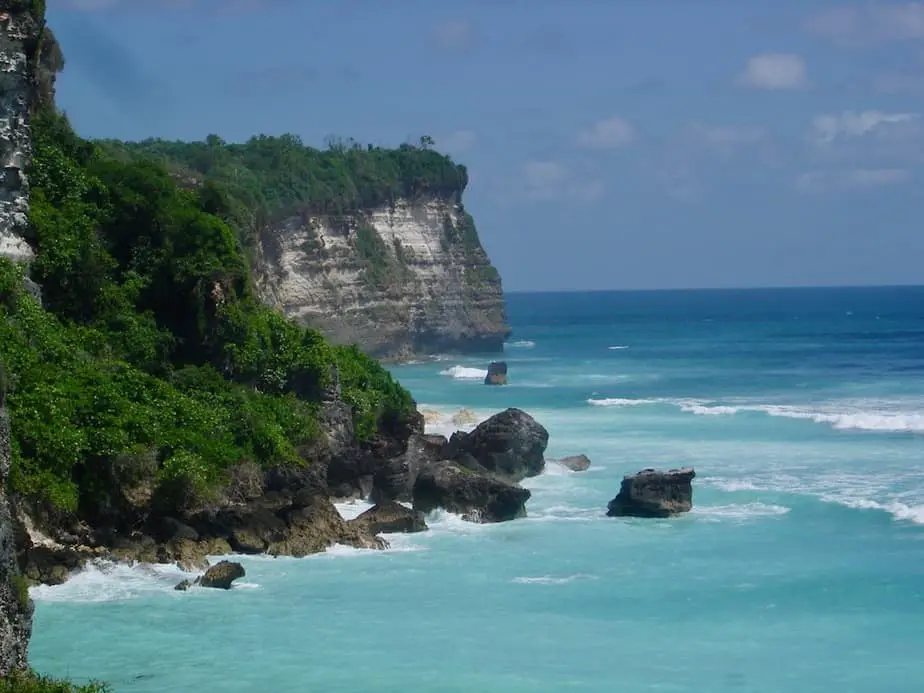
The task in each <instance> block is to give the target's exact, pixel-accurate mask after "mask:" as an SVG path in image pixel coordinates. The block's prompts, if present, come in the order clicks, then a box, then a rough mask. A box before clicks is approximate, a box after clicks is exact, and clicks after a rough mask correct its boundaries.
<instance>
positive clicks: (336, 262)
mask: <svg viewBox="0 0 924 693" xmlns="http://www.w3.org/2000/svg"><path fill="white" fill-rule="evenodd" d="M258 255H259V257H258V262H257V265H258V266H257V275H258V277H259V279H258V289H259V291H260V293H261V295H262V298H263V299H264V300H265V301H266V302H267V303H269V304H271V305H274V306H276V307H278V308H281V309H282V310H283V311H284V312H285V313H286V315H288V316H290V317H292V318H295V319H297V320H299V321H301V322H303V323H305V324H309V325H312V326H314V327H317V328H319V329H320V330H322V331H323V332H325V333H326V334H327V335H328V337H330V338H331V339H332V340H334V341H336V342H340V343H356V344H358V345H359V346H360V347H361V348H362V349H363V350H364V351H366V352H367V353H370V354H372V355H374V356H378V357H391V358H402V357H408V356H411V355H415V354H435V353H446V352H496V351H500V350H502V348H503V342H504V340H505V339H506V337H507V336H508V335H509V333H510V329H509V327H508V326H507V319H506V311H505V305H504V298H503V292H502V289H501V280H500V276H499V275H498V273H497V271H496V270H495V269H494V267H493V266H492V265H491V263H490V260H489V259H488V256H487V253H486V252H485V251H484V249H483V248H482V246H481V243H480V242H479V240H478V235H477V232H476V231H475V227H474V222H473V220H472V218H471V216H470V215H469V214H468V213H466V212H465V209H464V207H463V206H462V204H461V201H460V200H459V199H457V198H449V199H446V198H440V197H429V198H423V199H417V200H413V201H411V200H397V201H396V202H395V203H394V204H393V205H388V206H382V207H378V208H373V209H368V210H363V211H362V212H358V213H355V214H353V215H339V216H326V215H313V214H310V213H303V214H301V215H298V216H288V217H286V218H284V219H282V220H280V221H277V222H276V223H274V224H271V225H270V226H269V227H268V228H266V229H265V230H264V231H263V233H262V234H261V236H260V247H259V248H258Z"/></svg>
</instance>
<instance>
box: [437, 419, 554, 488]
mask: <svg viewBox="0 0 924 693" xmlns="http://www.w3.org/2000/svg"><path fill="white" fill-rule="evenodd" d="M548 444H549V432H548V431H547V430H546V429H545V427H544V426H542V425H541V424H540V423H539V422H538V421H536V420H535V419H534V418H533V417H532V416H530V415H529V414H527V413H526V412H524V411H522V410H520V409H514V408H511V409H506V410H504V411H502V412H499V413H497V414H495V415H494V416H492V417H491V418H489V419H487V420H486V421H483V422H481V423H480V424H479V425H478V426H476V427H475V429H474V430H473V431H472V432H471V433H465V432H462V431H457V432H455V433H453V434H452V437H451V438H450V439H449V448H450V450H449V454H450V456H451V457H452V458H453V459H457V458H458V457H460V456H462V455H471V457H473V458H474V459H475V460H476V461H477V462H478V464H479V465H480V466H481V467H483V468H484V469H486V470H487V471H489V472H492V473H494V474H498V475H501V476H503V477H505V478H506V479H508V480H511V481H521V480H522V479H524V478H526V477H531V476H537V475H539V474H541V473H542V471H543V470H544V469H545V457H544V453H545V449H546V447H547V446H548ZM465 466H470V465H465Z"/></svg>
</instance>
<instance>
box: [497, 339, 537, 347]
mask: <svg viewBox="0 0 924 693" xmlns="http://www.w3.org/2000/svg"><path fill="white" fill-rule="evenodd" d="M534 346H536V343H535V342H534V341H532V340H530V339H519V340H517V341H516V342H507V343H506V344H504V348H513V349H532V348H533V347H534Z"/></svg>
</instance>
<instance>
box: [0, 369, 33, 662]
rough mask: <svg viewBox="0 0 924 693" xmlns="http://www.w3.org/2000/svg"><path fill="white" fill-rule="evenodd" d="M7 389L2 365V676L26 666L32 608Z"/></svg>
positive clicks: (0, 401)
mask: <svg viewBox="0 0 924 693" xmlns="http://www.w3.org/2000/svg"><path fill="white" fill-rule="evenodd" d="M4 388H5V376H4V373H3V369H2V366H0V677H3V676H9V674H10V673H11V672H12V671H15V670H21V669H24V668H25V667H26V653H27V650H28V647H29V636H30V635H31V634H32V608H33V607H32V600H30V599H29V592H28V588H27V586H26V583H25V581H24V580H23V578H22V576H21V575H20V574H19V565H18V564H17V560H16V542H15V532H14V530H13V521H12V515H11V512H10V502H9V498H8V496H7V477H8V475H9V472H10V465H11V464H12V462H13V455H12V448H11V445H10V425H9V417H8V416H7V412H6V406H5V402H4V397H5V391H4Z"/></svg>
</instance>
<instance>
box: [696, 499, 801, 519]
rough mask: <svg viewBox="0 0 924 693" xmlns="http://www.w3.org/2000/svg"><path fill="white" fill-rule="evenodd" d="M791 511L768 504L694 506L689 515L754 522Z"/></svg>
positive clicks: (782, 506)
mask: <svg viewBox="0 0 924 693" xmlns="http://www.w3.org/2000/svg"><path fill="white" fill-rule="evenodd" d="M790 510H791V508H787V507H786V506H784V505H773V504H770V503H744V504H740V505H738V504H732V505H713V506H695V507H694V508H693V510H691V511H690V514H691V515H693V516H698V517H703V518H705V519H708V520H712V521H721V520H738V521H743V520H754V519H758V518H765V517H778V516H780V515H785V514H786V513H788V512H789V511H790Z"/></svg>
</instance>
